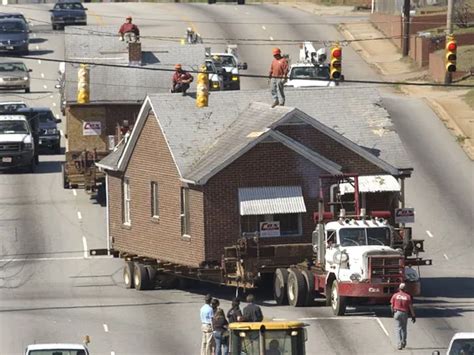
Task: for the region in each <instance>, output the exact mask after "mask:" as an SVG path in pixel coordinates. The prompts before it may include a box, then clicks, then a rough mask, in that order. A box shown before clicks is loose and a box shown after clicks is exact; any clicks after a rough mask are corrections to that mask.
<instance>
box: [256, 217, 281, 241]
mask: <svg viewBox="0 0 474 355" xmlns="http://www.w3.org/2000/svg"><path fill="white" fill-rule="evenodd" d="M260 236H261V237H279V236H280V221H272V222H260Z"/></svg>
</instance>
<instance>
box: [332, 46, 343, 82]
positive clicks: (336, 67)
mask: <svg viewBox="0 0 474 355" xmlns="http://www.w3.org/2000/svg"><path fill="white" fill-rule="evenodd" d="M330 64H331V68H330V74H331V79H334V80H340V79H341V78H342V74H341V72H342V48H341V46H339V43H336V44H335V45H334V46H333V47H332V48H331V63H330Z"/></svg>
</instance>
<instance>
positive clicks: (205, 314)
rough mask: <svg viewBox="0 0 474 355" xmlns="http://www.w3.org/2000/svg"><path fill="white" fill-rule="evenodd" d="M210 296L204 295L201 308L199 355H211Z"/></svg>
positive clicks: (212, 314) (211, 315)
mask: <svg viewBox="0 0 474 355" xmlns="http://www.w3.org/2000/svg"><path fill="white" fill-rule="evenodd" d="M211 301H212V296H211V295H209V294H208V295H206V297H205V298H204V305H203V306H202V307H201V332H202V340H201V355H212V345H213V344H212V343H213V337H212V317H214V311H213V309H212V307H211Z"/></svg>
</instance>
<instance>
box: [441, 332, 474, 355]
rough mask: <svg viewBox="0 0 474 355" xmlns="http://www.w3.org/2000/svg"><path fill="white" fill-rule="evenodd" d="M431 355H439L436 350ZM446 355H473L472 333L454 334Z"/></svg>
mask: <svg viewBox="0 0 474 355" xmlns="http://www.w3.org/2000/svg"><path fill="white" fill-rule="evenodd" d="M432 354H433V355H440V352H439V351H438V350H436V351H433V353H432ZM446 354H447V355H471V354H474V333H467V332H464V333H456V334H454V336H453V337H452V339H451V341H450V342H449V347H448V351H447V352H446Z"/></svg>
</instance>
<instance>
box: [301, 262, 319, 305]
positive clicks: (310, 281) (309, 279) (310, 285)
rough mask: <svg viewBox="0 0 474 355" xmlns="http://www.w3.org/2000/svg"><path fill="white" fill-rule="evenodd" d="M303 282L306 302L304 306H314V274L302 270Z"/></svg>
mask: <svg viewBox="0 0 474 355" xmlns="http://www.w3.org/2000/svg"><path fill="white" fill-rule="evenodd" d="M301 273H302V274H303V277H304V280H305V282H306V290H307V292H306V301H305V306H312V305H314V298H315V297H316V291H315V289H314V274H313V273H312V272H311V271H309V270H303V271H302V272H301Z"/></svg>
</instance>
